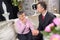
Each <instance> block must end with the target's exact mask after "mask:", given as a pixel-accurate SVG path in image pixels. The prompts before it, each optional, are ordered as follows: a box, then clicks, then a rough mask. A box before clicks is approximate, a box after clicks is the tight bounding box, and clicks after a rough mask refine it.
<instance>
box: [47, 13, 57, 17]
mask: <svg viewBox="0 0 60 40" xmlns="http://www.w3.org/2000/svg"><path fill="white" fill-rule="evenodd" d="M47 13H48V15H49V16H50V17H56V15H54V14H53V13H51V12H47Z"/></svg>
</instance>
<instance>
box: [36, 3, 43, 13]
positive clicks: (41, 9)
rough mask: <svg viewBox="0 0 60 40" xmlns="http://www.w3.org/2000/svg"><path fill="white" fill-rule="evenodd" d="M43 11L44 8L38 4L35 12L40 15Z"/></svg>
mask: <svg viewBox="0 0 60 40" xmlns="http://www.w3.org/2000/svg"><path fill="white" fill-rule="evenodd" d="M43 10H44V8H43V7H42V6H41V5H40V4H38V5H37V11H38V12H40V13H42V12H43Z"/></svg>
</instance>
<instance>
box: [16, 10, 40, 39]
mask: <svg viewBox="0 0 60 40" xmlns="http://www.w3.org/2000/svg"><path fill="white" fill-rule="evenodd" d="M17 16H18V20H17V21H16V22H15V25H16V29H17V33H18V35H17V37H18V39H19V40H33V37H32V34H33V35H37V34H38V32H39V31H38V30H34V26H33V25H32V23H31V22H30V21H29V20H28V18H26V16H25V13H24V12H23V11H19V12H18V14H17Z"/></svg>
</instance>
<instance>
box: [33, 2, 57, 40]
mask: <svg viewBox="0 0 60 40" xmlns="http://www.w3.org/2000/svg"><path fill="white" fill-rule="evenodd" d="M36 6H37V11H38V12H39V13H41V14H40V15H39V17H38V18H39V27H38V30H39V31H43V30H44V29H45V27H46V26H47V25H49V24H50V23H52V21H53V19H54V18H55V17H56V16H55V15H53V14H52V13H50V12H48V11H47V4H46V3H45V2H42V1H41V2H38V3H37V4H36ZM34 40H43V35H42V34H41V33H38V34H37V35H36V37H35V38H34Z"/></svg>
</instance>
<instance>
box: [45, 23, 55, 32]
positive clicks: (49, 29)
mask: <svg viewBox="0 0 60 40" xmlns="http://www.w3.org/2000/svg"><path fill="white" fill-rule="evenodd" d="M51 27H54V24H53V23H51V24H49V25H48V26H46V28H45V30H44V31H45V32H51Z"/></svg>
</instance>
